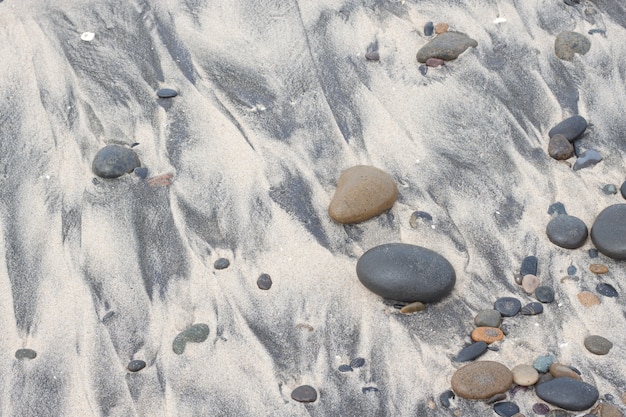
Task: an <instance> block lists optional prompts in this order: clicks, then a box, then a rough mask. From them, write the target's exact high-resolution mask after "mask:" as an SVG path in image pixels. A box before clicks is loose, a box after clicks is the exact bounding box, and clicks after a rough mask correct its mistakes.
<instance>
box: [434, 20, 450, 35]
mask: <svg viewBox="0 0 626 417" xmlns="http://www.w3.org/2000/svg"><path fill="white" fill-rule="evenodd" d="M449 28H450V26H448V24H447V23H443V22H441V23H437V24H436V25H435V33H436V34H437V35H441V34H442V33H446V32H447V31H448V29H449Z"/></svg>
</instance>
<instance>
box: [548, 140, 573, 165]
mask: <svg viewBox="0 0 626 417" xmlns="http://www.w3.org/2000/svg"><path fill="white" fill-rule="evenodd" d="M548 155H550V157H551V158H552V159H556V160H557V161H564V160H566V159H569V158H571V157H572V156H574V145H572V144H571V143H570V141H568V140H567V138H566V137H565V136H563V135H554V136H552V137H551V138H550V141H549V142H548Z"/></svg>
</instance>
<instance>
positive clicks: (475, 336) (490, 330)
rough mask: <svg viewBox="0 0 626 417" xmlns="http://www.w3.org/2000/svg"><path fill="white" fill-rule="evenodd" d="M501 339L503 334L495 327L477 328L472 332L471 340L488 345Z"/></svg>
mask: <svg viewBox="0 0 626 417" xmlns="http://www.w3.org/2000/svg"><path fill="white" fill-rule="evenodd" d="M503 338H504V333H502V330H500V329H498V328H497V327H477V328H475V329H474V330H473V331H472V340H473V341H474V342H485V343H487V344H488V345H490V344H492V343H493V342H497V341H500V340H502V339H503Z"/></svg>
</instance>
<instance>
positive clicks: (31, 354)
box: [15, 349, 37, 360]
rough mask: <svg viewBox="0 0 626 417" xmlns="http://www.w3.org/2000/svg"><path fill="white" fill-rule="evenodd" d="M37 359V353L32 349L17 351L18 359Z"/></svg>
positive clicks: (16, 356)
mask: <svg viewBox="0 0 626 417" xmlns="http://www.w3.org/2000/svg"><path fill="white" fill-rule="evenodd" d="M36 357H37V352H35V351H34V350H32V349H18V350H16V351H15V358H16V359H20V360H21V359H35V358H36Z"/></svg>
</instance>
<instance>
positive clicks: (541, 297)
mask: <svg viewBox="0 0 626 417" xmlns="http://www.w3.org/2000/svg"><path fill="white" fill-rule="evenodd" d="M535 298H536V299H537V301H539V302H542V303H551V302H552V301H554V290H553V289H552V287H549V286H547V285H542V286H540V287H538V288H537V289H536V290H535Z"/></svg>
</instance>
